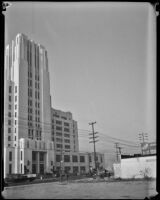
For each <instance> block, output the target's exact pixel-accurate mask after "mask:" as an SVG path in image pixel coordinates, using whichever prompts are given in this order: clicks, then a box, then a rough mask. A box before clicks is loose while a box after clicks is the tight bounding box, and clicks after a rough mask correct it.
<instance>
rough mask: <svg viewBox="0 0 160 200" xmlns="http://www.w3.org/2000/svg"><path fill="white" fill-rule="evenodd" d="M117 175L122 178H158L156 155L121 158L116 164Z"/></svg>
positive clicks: (115, 172)
mask: <svg viewBox="0 0 160 200" xmlns="http://www.w3.org/2000/svg"><path fill="white" fill-rule="evenodd" d="M114 174H115V177H121V178H124V179H126V178H145V177H152V178H156V156H145V157H137V158H136V157H135V158H125V159H121V163H120V164H114Z"/></svg>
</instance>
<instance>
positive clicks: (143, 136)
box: [139, 133, 150, 155]
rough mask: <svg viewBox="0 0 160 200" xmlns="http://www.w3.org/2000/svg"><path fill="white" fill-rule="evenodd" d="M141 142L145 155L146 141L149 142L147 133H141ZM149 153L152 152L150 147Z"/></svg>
mask: <svg viewBox="0 0 160 200" xmlns="http://www.w3.org/2000/svg"><path fill="white" fill-rule="evenodd" d="M139 140H140V141H142V142H141V143H140V144H141V151H142V155H143V152H144V150H143V146H144V145H145V144H146V142H145V140H148V134H147V133H139ZM149 152H150V147H149Z"/></svg>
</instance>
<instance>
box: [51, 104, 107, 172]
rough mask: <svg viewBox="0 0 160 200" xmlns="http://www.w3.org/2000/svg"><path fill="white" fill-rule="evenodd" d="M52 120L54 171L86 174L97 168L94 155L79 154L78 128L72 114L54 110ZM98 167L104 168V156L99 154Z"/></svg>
mask: <svg viewBox="0 0 160 200" xmlns="http://www.w3.org/2000/svg"><path fill="white" fill-rule="evenodd" d="M51 118H52V141H54V144H55V154H56V155H55V166H54V170H56V171H60V168H62V169H63V171H69V172H71V173H85V172H88V171H89V169H90V168H95V165H94V157H93V153H88V152H86V153H82V152H79V141H78V127H77V122H76V121H75V120H73V118H72V113H70V112H64V111H61V110H56V109H53V108H52V112H51ZM97 165H98V166H99V167H100V166H101V167H102V166H103V167H104V157H103V154H100V153H97Z"/></svg>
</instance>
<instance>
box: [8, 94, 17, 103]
mask: <svg viewBox="0 0 160 200" xmlns="http://www.w3.org/2000/svg"><path fill="white" fill-rule="evenodd" d="M8 101H9V102H11V101H12V97H11V96H10V95H9V96H8ZM15 102H17V96H15Z"/></svg>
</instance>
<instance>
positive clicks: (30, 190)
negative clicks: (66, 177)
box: [2, 179, 157, 199]
mask: <svg viewBox="0 0 160 200" xmlns="http://www.w3.org/2000/svg"><path fill="white" fill-rule="evenodd" d="M156 194H157V192H156V181H155V180H152V181H122V182H121V181H119V182H118V181H116V182H108V181H105V182H98V181H92V182H91V179H86V180H84V182H82V181H80V182H78V181H71V182H70V181H69V182H67V181H64V182H62V183H60V182H52V183H41V184H34V185H26V186H13V187H6V188H5V189H4V191H3V192H2V195H3V197H4V198H7V199H39V198H40V199H144V198H145V197H149V196H153V195H156Z"/></svg>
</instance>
